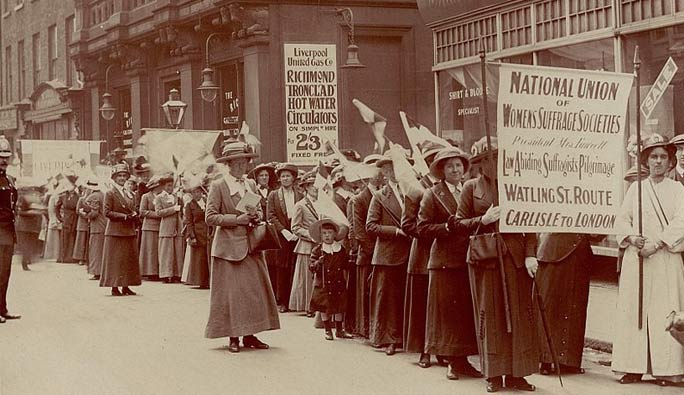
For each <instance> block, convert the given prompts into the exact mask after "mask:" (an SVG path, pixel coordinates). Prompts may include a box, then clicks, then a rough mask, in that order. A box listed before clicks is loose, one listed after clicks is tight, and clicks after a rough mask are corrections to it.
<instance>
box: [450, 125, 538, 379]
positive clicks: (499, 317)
mask: <svg viewBox="0 0 684 395" xmlns="http://www.w3.org/2000/svg"><path fill="white" fill-rule="evenodd" d="M492 143H494V144H495V143H496V140H495V139H494V138H492ZM474 147H476V150H477V149H478V148H479V149H480V150H481V152H479V153H478V154H477V155H476V156H475V157H473V158H472V159H471V163H480V164H481V165H480V172H481V174H480V175H479V176H478V177H477V178H474V179H471V180H468V181H466V183H465V184H464V185H463V191H461V196H460V198H459V202H458V209H457V214H456V216H455V218H453V219H452V220H451V221H450V225H449V228H450V229H456V232H458V233H459V235H461V236H462V237H464V240H467V238H466V237H465V236H469V235H470V234H472V233H475V232H476V231H477V232H478V234H481V233H493V232H496V222H497V221H498V220H499V208H498V207H495V206H494V204H495V200H494V196H495V195H496V188H497V186H496V185H497V179H496V174H492V173H491V168H492V166H491V165H490V162H489V160H488V159H487V156H488V153H487V152H486V149H485V148H486V143H484V140H481V141H479V142H478V143H476V144H475V145H474ZM496 155H497V153H496V152H492V156H493V160H494V161H496ZM495 163H496V162H495ZM451 225H453V227H452V226H451ZM497 235H498V236H497V238H498V239H497V240H498V242H500V243H503V246H502V249H503V251H504V254H503V256H501V257H494V258H490V259H485V260H482V261H477V262H475V261H473V262H469V264H468V271H469V276H470V288H471V294H472V298H473V303H474V306H475V317H477V320H476V321H475V329H476V334H477V335H478V346H479V351H480V363H481V365H482V374H483V375H484V376H485V378H486V379H487V391H488V392H497V391H499V390H501V389H502V388H503V387H504V386H505V387H506V388H512V389H518V390H523V391H534V390H535V389H536V387H535V386H534V385H532V384H530V383H529V382H527V380H526V379H525V376H528V375H530V374H532V373H535V372H537V371H538V370H539V350H538V345H537V326H536V322H535V315H534V310H533V307H532V276H533V275H534V273H535V272H536V268H537V259H536V249H537V245H536V235H535V234H534V233H526V234H520V233H504V234H498V233H497ZM502 276H503V277H504V278H505V279H506V282H505V286H504V283H503V281H502ZM504 292H506V296H507V297H504ZM506 302H508V309H505V308H504V303H506ZM509 323H510V330H509V329H508V324H509ZM504 378H505V382H504Z"/></svg>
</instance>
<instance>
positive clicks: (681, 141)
mask: <svg viewBox="0 0 684 395" xmlns="http://www.w3.org/2000/svg"><path fill="white" fill-rule="evenodd" d="M670 144H674V145H675V146H677V145H684V134H677V135H675V136H674V137H672V139H670Z"/></svg>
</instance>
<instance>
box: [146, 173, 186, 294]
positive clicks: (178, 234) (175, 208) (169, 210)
mask: <svg viewBox="0 0 684 395" xmlns="http://www.w3.org/2000/svg"><path fill="white" fill-rule="evenodd" d="M159 184H160V185H161V187H162V188H163V190H162V191H161V193H159V194H158V195H157V196H156V197H155V198H154V210H155V211H156V212H157V215H158V216H159V217H160V218H161V221H160V223H159V277H160V278H161V279H163V280H164V282H165V283H172V282H180V278H181V274H182V273H183V255H184V254H185V241H184V240H183V235H182V221H181V209H182V206H181V204H180V202H179V199H178V197H176V196H175V195H174V194H173V177H172V176H166V177H161V179H160V181H159Z"/></svg>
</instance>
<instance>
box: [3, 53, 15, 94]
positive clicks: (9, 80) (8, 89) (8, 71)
mask: <svg viewBox="0 0 684 395" xmlns="http://www.w3.org/2000/svg"><path fill="white" fill-rule="evenodd" d="M5 78H6V81H5V103H11V102H12V100H14V98H13V95H12V87H13V86H14V78H13V77H12V46H11V45H8V46H7V47H6V48H5Z"/></svg>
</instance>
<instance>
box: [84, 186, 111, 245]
mask: <svg viewBox="0 0 684 395" xmlns="http://www.w3.org/2000/svg"><path fill="white" fill-rule="evenodd" d="M86 204H87V205H88V207H89V211H88V214H87V216H88V220H89V224H90V229H89V231H90V234H91V235H94V234H102V233H104V232H105V229H106V228H107V217H105V215H104V193H102V192H100V191H95V192H93V193H91V194H90V195H88V197H87V198H86Z"/></svg>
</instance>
